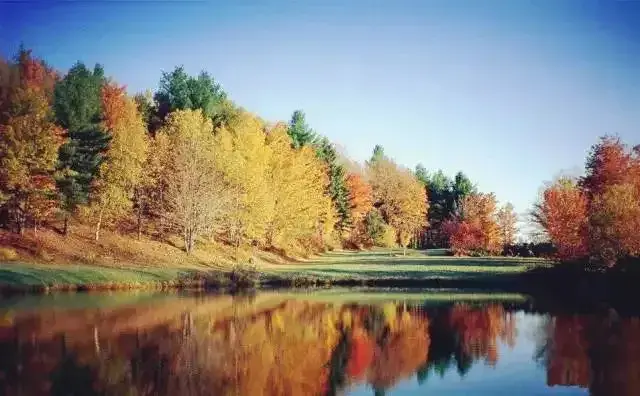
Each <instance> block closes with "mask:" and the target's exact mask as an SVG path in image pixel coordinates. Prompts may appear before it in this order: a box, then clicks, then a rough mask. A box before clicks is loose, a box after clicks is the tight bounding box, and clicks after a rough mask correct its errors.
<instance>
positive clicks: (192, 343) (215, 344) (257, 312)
mask: <svg viewBox="0 0 640 396" xmlns="http://www.w3.org/2000/svg"><path fill="white" fill-rule="evenodd" d="M177 300H178V301H176V302H174V303H163V304H162V305H154V304H147V305H145V306H133V307H132V306H129V307H124V308H114V309H93V310H66V311H65V310H62V311H56V310H51V311H40V312H37V313H31V314H29V313H23V314H17V315H16V316H15V317H14V318H12V320H11V322H10V323H4V324H3V325H2V326H3V327H2V328H0V355H1V356H2V359H0V394H2V395H25V394H28V395H48V394H53V395H62V394H64V395H69V394H78V395H80V394H81V395H178V394H179V395H203V394H214V395H314V394H315V395H335V394H344V393H345V392H346V391H348V389H350V388H352V387H354V386H356V385H358V384H368V385H369V386H370V387H371V388H372V389H373V392H372V393H374V394H377V395H382V394H385V393H386V391H387V390H389V389H391V388H393V387H394V386H396V385H397V384H398V382H399V381H401V380H403V379H410V378H411V377H413V375H414V374H415V376H416V379H417V381H418V383H420V384H423V383H425V382H428V381H429V378H430V377H432V376H440V377H442V376H444V375H445V373H447V372H451V371H452V372H457V373H458V375H459V376H465V375H466V373H467V372H468V371H469V370H470V368H471V367H472V366H473V365H475V364H485V365H488V366H495V365H496V364H497V362H498V361H499V359H500V347H501V345H502V346H504V347H507V348H508V347H513V346H514V344H515V342H516V320H515V314H514V312H513V311H512V310H510V309H507V308H505V307H504V306H503V305H501V304H479V305H478V304H476V305H473V304H463V303H458V304H452V305H449V306H440V307H436V308H434V307H429V306H424V307H423V306H406V305H405V304H395V303H386V304H378V305H354V304H348V305H345V304H338V303H335V304H334V303H322V302H311V301H305V300H301V299H286V300H283V299H282V298H274V296H273V295H270V296H269V295H267V294H265V295H258V296H257V297H255V298H253V299H234V298H231V297H229V296H225V297H216V298H203V299H194V300H185V299H177ZM549 318H550V319H549V320H548V321H547V322H546V324H545V326H544V328H543V329H541V331H542V335H543V336H542V337H540V340H539V353H538V354H537V357H536V358H537V360H538V361H539V362H541V363H542V364H544V365H545V366H546V368H547V384H548V385H549V386H555V385H562V386H569V385H576V386H581V387H589V388H590V389H591V393H592V394H594V395H605V394H616V395H632V394H640V393H638V392H635V391H634V390H640V388H639V387H638V385H639V382H640V371H639V370H640V358H639V357H640V341H639V338H640V333H639V332H640V322H639V320H638V319H637V318H619V317H617V315H615V314H613V313H606V314H600V315H581V316H577V315H574V316H570V315H557V316H549Z"/></svg>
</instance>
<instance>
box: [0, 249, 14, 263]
mask: <svg viewBox="0 0 640 396" xmlns="http://www.w3.org/2000/svg"><path fill="white" fill-rule="evenodd" d="M17 258H18V253H16V251H15V250H14V249H11V248H4V247H0V260H3V261H11V260H16V259H17Z"/></svg>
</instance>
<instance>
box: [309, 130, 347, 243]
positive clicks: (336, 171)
mask: <svg viewBox="0 0 640 396" xmlns="http://www.w3.org/2000/svg"><path fill="white" fill-rule="evenodd" d="M316 153H317V155H318V158H320V159H321V160H322V161H323V162H324V163H325V164H326V165H325V166H326V168H327V176H328V178H329V185H328V187H327V188H328V191H327V194H328V195H329V196H330V197H331V200H332V201H333V206H334V208H335V211H336V213H337V215H338V221H337V222H336V228H337V230H338V231H339V232H341V233H342V232H345V231H347V229H348V228H349V227H350V226H351V225H352V224H351V212H350V210H349V190H348V187H347V184H346V180H345V169H344V167H343V166H342V165H341V164H339V163H338V154H337V152H336V149H335V147H334V145H333V144H332V143H331V142H329V139H327V138H326V137H324V138H322V139H320V140H319V141H318V142H317V143H316Z"/></svg>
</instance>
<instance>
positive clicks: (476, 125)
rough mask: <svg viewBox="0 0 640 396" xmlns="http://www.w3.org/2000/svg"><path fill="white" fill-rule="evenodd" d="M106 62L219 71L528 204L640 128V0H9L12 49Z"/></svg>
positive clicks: (2, 30) (317, 119)
mask: <svg viewBox="0 0 640 396" xmlns="http://www.w3.org/2000/svg"><path fill="white" fill-rule="evenodd" d="M21 42H22V43H24V45H25V46H26V47H27V48H31V49H33V51H34V53H35V54H36V55H37V56H39V57H42V58H44V59H45V60H46V61H47V62H48V63H49V64H51V65H53V66H54V67H56V68H58V69H60V70H66V69H68V68H69V67H71V66H72V65H73V63H75V62H76V61H78V60H81V61H83V62H85V63H86V64H89V65H93V64H95V63H96V62H98V63H100V64H102V65H103V66H104V68H105V72H106V74H107V75H109V76H111V77H113V78H114V79H115V80H117V81H118V82H119V83H121V84H125V85H127V87H128V90H129V91H130V92H131V93H135V92H138V91H143V90H145V89H152V90H155V88H156V87H157V85H158V82H159V80H160V76H161V71H162V70H164V71H169V70H171V69H173V68H174V67H175V66H176V65H184V67H185V68H186V70H187V71H188V72H190V73H193V74H195V73H198V72H199V71H201V70H207V71H208V72H209V73H210V74H211V75H212V76H214V78H215V79H216V80H217V81H219V82H220V83H221V84H222V86H223V88H224V89H225V90H226V91H227V92H228V94H229V96H230V97H231V98H232V99H233V100H234V101H235V102H236V103H238V104H239V105H241V106H243V107H244V108H246V109H248V110H250V111H252V112H255V113H257V114H259V115H260V116H261V117H263V118H264V119H267V120H272V121H276V120H287V119H288V118H289V117H290V115H291V113H292V112H293V110H295V109H303V110H304V111H305V113H306V114H307V120H308V122H309V124H310V125H311V126H312V127H313V128H314V129H315V130H316V131H317V132H318V133H320V134H323V135H326V136H327V137H329V138H330V139H331V140H332V141H333V142H335V143H337V144H338V145H340V146H341V147H343V148H344V149H345V150H346V152H347V153H348V154H349V156H350V157H352V158H353V159H355V160H358V161H362V160H365V159H367V158H368V157H369V156H370V155H371V151H372V149H373V147H374V146H375V145H376V144H381V145H382V146H383V147H384V148H385V152H386V154H387V155H389V156H391V157H393V158H394V159H395V160H396V161H397V162H398V163H400V164H402V165H404V166H407V167H409V168H414V166H415V165H416V164H417V163H422V164H423V165H424V166H425V167H426V168H427V169H428V170H430V171H435V170H437V169H442V170H443V171H444V172H445V173H447V174H450V175H453V174H454V173H455V172H457V171H459V170H462V171H464V172H465V173H466V174H467V175H468V176H469V177H470V178H471V179H472V180H473V181H474V182H476V183H477V185H478V187H479V189H480V190H481V191H486V192H494V193H495V194H496V196H497V198H498V200H499V201H501V202H506V201H510V202H512V203H513V204H514V205H515V207H516V210H517V211H518V212H521V213H525V212H526V211H527V210H529V209H530V207H531V205H532V204H533V202H534V201H535V199H536V197H537V196H538V194H539V191H540V188H541V186H542V185H543V183H544V182H545V181H548V180H551V179H552V178H553V177H554V176H556V175H557V174H558V173H559V172H560V171H570V172H573V173H575V172H576V170H580V169H582V168H583V166H584V161H585V156H586V155H587V153H588V151H589V148H590V146H591V145H592V144H593V143H595V142H596V140H597V138H598V137H599V136H601V135H604V134H618V135H619V136H620V137H621V138H622V139H623V140H625V141H626V142H628V143H629V144H638V143H640V1H620V2H614V1H607V2H605V1H588V0H582V1H577V0H576V1H572V0H563V1H559V0H539V1H526V0H503V1H497V0H493V1H492V0H469V1H461V0H440V1H436V0H425V1H414V2H409V1H402V0H399V1H380V0H367V1H362V0H352V1H335V0H325V1H315V0H308V1H261V2H248V1H242V0H236V1H227V2H216V1H188V0H187V1H145V0H137V1H129V2H123V1H111V2H98V1H88V0H87V1H77V2H39V1H9V2H7V1H4V2H3V1H0V54H2V55H3V56H11V55H13V54H14V53H15V52H16V50H17V48H18V46H19V45H20V43H21Z"/></svg>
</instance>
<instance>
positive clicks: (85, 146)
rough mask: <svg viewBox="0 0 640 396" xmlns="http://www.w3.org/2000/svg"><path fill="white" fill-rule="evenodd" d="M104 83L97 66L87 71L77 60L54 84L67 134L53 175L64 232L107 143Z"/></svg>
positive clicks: (87, 189)
mask: <svg viewBox="0 0 640 396" xmlns="http://www.w3.org/2000/svg"><path fill="white" fill-rule="evenodd" d="M104 83H105V78H104V71H103V69H102V67H101V66H100V65H96V66H95V68H94V70H93V71H90V70H89V69H87V68H86V66H85V65H84V64H82V63H77V64H75V65H74V66H73V67H72V68H71V69H70V70H69V73H67V75H66V76H65V77H64V78H63V79H62V80H61V81H60V82H59V83H58V84H57V85H56V87H55V95H54V110H55V115H56V119H57V122H58V125H60V126H61V127H62V128H64V129H65V130H66V131H67V137H68V140H67V142H66V143H65V144H64V145H63V146H62V147H61V148H60V153H59V162H58V173H57V177H56V182H57V185H58V190H59V191H60V194H61V196H62V209H63V211H64V219H65V224H64V233H65V234H66V233H67V229H68V227H67V224H68V218H69V215H70V214H71V213H73V212H75V211H76V209H77V207H78V205H80V204H84V203H86V202H87V200H88V197H89V193H90V192H91V187H92V185H93V181H94V178H95V176H96V174H97V173H98V169H99V168H100V165H101V164H102V161H103V158H104V152H105V151H106V149H107V146H108V143H109V135H108V134H107V133H106V132H105V131H104V129H103V128H102V127H101V125H100V117H101V90H102V86H103V85H104Z"/></svg>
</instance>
